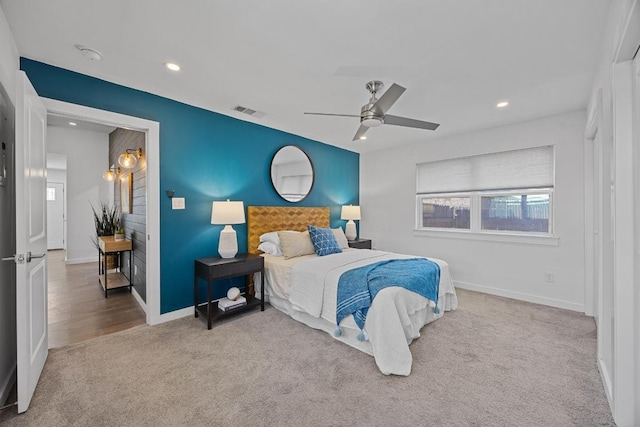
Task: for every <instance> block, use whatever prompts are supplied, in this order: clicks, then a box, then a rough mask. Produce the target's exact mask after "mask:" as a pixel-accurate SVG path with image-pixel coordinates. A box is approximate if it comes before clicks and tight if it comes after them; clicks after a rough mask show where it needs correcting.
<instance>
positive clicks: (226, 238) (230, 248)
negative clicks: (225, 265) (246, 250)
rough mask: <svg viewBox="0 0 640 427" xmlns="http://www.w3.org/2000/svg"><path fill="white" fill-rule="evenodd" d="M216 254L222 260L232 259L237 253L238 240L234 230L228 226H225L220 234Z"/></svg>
mask: <svg viewBox="0 0 640 427" xmlns="http://www.w3.org/2000/svg"><path fill="white" fill-rule="evenodd" d="M218 253H219V254H220V256H221V257H222V258H233V257H234V256H236V254H237V253H238V238H237V237H236V230H234V229H233V227H232V226H230V225H225V226H224V228H223V229H222V231H221V232H220V242H219V243H218Z"/></svg>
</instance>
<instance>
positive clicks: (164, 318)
mask: <svg viewBox="0 0 640 427" xmlns="http://www.w3.org/2000/svg"><path fill="white" fill-rule="evenodd" d="M188 316H193V306H192V307H185V308H182V309H180V310H175V311H170V312H169V313H164V314H161V315H160V318H159V319H158V322H157V323H164V322H170V321H172V320H176V319H182V318H183V317H188Z"/></svg>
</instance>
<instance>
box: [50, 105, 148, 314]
mask: <svg viewBox="0 0 640 427" xmlns="http://www.w3.org/2000/svg"><path fill="white" fill-rule="evenodd" d="M42 101H43V102H44V105H45V107H46V108H47V111H48V112H49V114H53V115H59V116H64V117H69V118H76V119H79V120H87V121H93V122H99V123H104V124H106V125H110V126H114V127H122V128H128V129H134V130H138V131H141V132H145V133H146V148H145V150H144V152H145V158H146V163H147V173H146V177H147V196H146V197H147V258H146V263H147V265H146V274H147V303H146V308H147V309H146V310H145V311H146V313H147V319H146V320H147V324H149V325H155V324H158V323H161V316H160V199H159V194H160V123H158V122H154V121H151V120H147V119H142V118H139V117H133V116H127V115H124V114H119V113H113V112H110V111H105V110H98V109H96V108H91V107H85V106H82V105H76V104H71V103H68V102H63V101H57V100H54V99H48V98H42Z"/></svg>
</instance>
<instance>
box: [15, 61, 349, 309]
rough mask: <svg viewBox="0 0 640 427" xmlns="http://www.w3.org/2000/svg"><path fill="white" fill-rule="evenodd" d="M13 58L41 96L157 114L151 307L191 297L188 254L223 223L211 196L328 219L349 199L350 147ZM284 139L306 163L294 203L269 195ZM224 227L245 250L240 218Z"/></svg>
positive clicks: (213, 239) (209, 249)
mask: <svg viewBox="0 0 640 427" xmlns="http://www.w3.org/2000/svg"><path fill="white" fill-rule="evenodd" d="M20 68H21V69H22V70H23V71H24V72H25V73H26V74H27V76H28V77H29V80H31V83H32V84H33V86H34V88H35V89H36V91H37V92H38V94H39V95H40V96H42V97H46V98H51V99H56V100H60V101H65V102H70V103H73V104H79V105H84V106H88V107H93V108H98V109H101V110H107V111H113V112H117V113H121V114H126V115H130V116H135V117H140V118H144V119H148V120H153V121H157V122H159V123H160V192H161V194H160V293H161V295H160V307H161V313H167V312H170V311H173V310H178V309H181V308H185V307H189V306H192V305H193V265H194V259H196V258H202V257H208V256H216V255H217V254H218V253H217V248H218V236H219V234H220V230H222V228H223V227H222V226H215V225H211V202H212V201H213V200H226V199H227V198H229V199H231V200H242V201H243V202H244V204H245V207H246V206H249V205H266V206H293V205H296V206H329V207H331V224H332V226H334V227H336V226H339V225H340V226H341V225H343V224H344V221H341V220H340V207H341V206H342V205H343V204H358V203H359V199H358V197H359V193H358V191H359V175H360V172H359V162H360V157H359V155H358V154H357V153H354V152H351V151H348V150H343V149H340V148H337V147H333V146H330V145H326V144H323V143H320V142H317V141H313V140H310V139H307V138H303V137H300V136H297V135H293V134H290V133H286V132H282V131H279V130H275V129H271V128H268V127H265V126H261V125H257V124H254V123H249V122H244V121H242V120H238V119H235V118H232V117H229V116H225V115H222V114H218V113H214V112H212V111H208V110H204V109H202V108H197V107H194V106H191V105H187V104H183V103H180V102H177V101H174V100H171V99H167V98H163V97H161V96H157V95H153V94H150V93H148V92H142V91H139V90H135V89H132V88H128V87H125V86H120V85H117V84H113V83H109V82H107V81H104V80H100V79H96V78H94V77H89V76H86V75H83V74H79V73H75V72H72V71H69V70H65V69H62V68H58V67H54V66H51V65H48V64H44V63H41V62H37V61H33V60H30V59H27V58H21V59H20ZM301 114H302V113H301ZM289 144H295V145H297V146H299V147H300V148H302V149H303V150H305V151H306V152H307V154H308V155H309V157H310V158H311V160H312V162H313V167H314V170H315V182H314V185H313V188H312V190H311V193H310V194H309V196H308V197H307V198H306V199H304V200H303V201H302V202H300V203H295V204H293V203H289V202H286V201H284V200H282V199H281V198H280V197H279V196H278V194H277V193H276V192H275V190H274V189H273V186H272V185H271V178H270V171H269V166H270V163H271V158H272V157H273V155H274V154H275V152H276V151H277V150H278V149H279V148H280V147H282V146H283V145H289ZM96 173H102V172H99V171H96ZM167 190H174V191H175V195H176V197H185V198H186V209H185V210H172V209H171V200H170V199H169V198H168V197H167V196H166V191H167ZM89 214H90V212H87V215H89ZM234 229H235V230H236V232H237V235H238V246H239V250H240V252H246V251H247V227H246V224H241V225H235V226H234ZM221 287H224V285H221ZM202 291H204V289H202ZM224 292H226V289H224ZM201 294H202V292H201Z"/></svg>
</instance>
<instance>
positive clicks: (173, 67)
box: [164, 62, 180, 71]
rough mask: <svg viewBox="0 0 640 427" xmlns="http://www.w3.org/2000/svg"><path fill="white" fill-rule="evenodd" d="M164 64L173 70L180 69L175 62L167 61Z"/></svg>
mask: <svg viewBox="0 0 640 427" xmlns="http://www.w3.org/2000/svg"><path fill="white" fill-rule="evenodd" d="M164 66H165V67H166V68H167V69H168V70H171V71H180V66H179V65H178V64H176V63H175V62H165V63H164Z"/></svg>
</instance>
